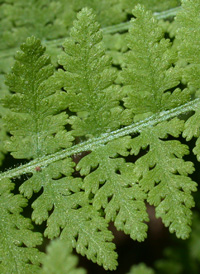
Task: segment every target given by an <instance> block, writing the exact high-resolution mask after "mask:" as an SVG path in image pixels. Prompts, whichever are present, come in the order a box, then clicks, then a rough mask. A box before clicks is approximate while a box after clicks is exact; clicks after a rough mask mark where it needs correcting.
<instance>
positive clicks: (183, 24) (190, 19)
mask: <svg viewBox="0 0 200 274" xmlns="http://www.w3.org/2000/svg"><path fill="white" fill-rule="evenodd" d="M199 13H200V2H199V1H198V0H191V1H186V0H183V1H182V9H181V10H180V12H179V13H178V14H177V16H176V24H177V26H178V29H177V35H176V38H177V45H178V54H179V58H180V60H183V61H184V62H185V64H186V66H184V67H183V71H182V77H183V80H184V81H185V82H186V83H187V84H188V86H189V88H190V89H191V90H192V91H196V90H198V89H199V87H200V80H199V79H200V77H199V76H200V62H199V59H200V29H199V25H200V18H199Z"/></svg>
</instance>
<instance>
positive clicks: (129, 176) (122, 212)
mask: <svg viewBox="0 0 200 274" xmlns="http://www.w3.org/2000/svg"><path fill="white" fill-rule="evenodd" d="M129 141H130V139H129V138H128V137H124V138H121V139H119V140H116V141H113V142H111V143H108V144H107V145H106V146H103V147H100V148H99V149H96V150H94V151H92V152H91V153H90V154H89V155H87V156H85V157H84V158H83V159H82V160H81V161H80V162H79V163H78V166H77V169H78V170H79V169H80V173H81V175H87V176H86V177H85V179H84V188H85V191H86V193H88V195H89V194H90V193H93V194H95V196H94V199H93V205H94V207H95V208H96V209H97V210H99V209H101V208H105V214H106V219H107V220H108V221H113V222H114V225H115V226H116V228H117V229H118V230H122V231H124V232H125V233H126V234H130V236H131V238H132V239H134V240H138V241H143V240H144V239H145V238H146V231H147V225H146V224H145V223H144V222H145V221H148V215H147V212H146V206H145V202H144V199H145V198H146V195H145V193H144V192H143V191H142V190H141V188H140V187H139V185H138V183H137V181H136V180H135V178H134V176H133V171H134V165H133V164H132V163H125V161H124V159H123V158H117V155H118V154H120V155H123V156H126V155H128V152H127V148H128V146H129Z"/></svg>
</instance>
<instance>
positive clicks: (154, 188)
mask: <svg viewBox="0 0 200 274" xmlns="http://www.w3.org/2000/svg"><path fill="white" fill-rule="evenodd" d="M183 124H184V122H183V121H180V120H178V119H177V118H174V119H173V120H171V121H169V122H167V121H166V122H162V123H160V124H158V125H157V126H156V127H154V128H149V129H146V130H144V131H142V132H141V134H140V135H139V136H138V137H136V138H134V139H132V143H131V149H132V151H131V154H135V155H137V154H138V153H139V150H140V149H141V148H143V149H147V152H146V153H145V155H144V156H141V157H140V158H139V159H138V160H137V161H136V162H135V171H134V172H135V174H136V176H137V177H138V179H139V185H140V186H141V188H142V189H143V190H144V191H145V192H146V193H147V201H148V202H149V203H150V204H151V205H154V206H155V207H156V216H157V217H161V218H162V221H163V223H164V224H165V226H169V230H170V232H175V233H176V235H177V237H179V238H183V239H185V238H187V237H188V236H189V233H190V230H191V228H190V225H191V219H192V212H191V210H190V208H191V207H193V206H194V200H193V197H192V195H191V192H192V191H196V183H195V182H193V181H192V180H191V178H190V177H188V174H191V173H192V172H193V171H194V168H193V164H192V163H191V162H185V161H184V160H183V156H184V155H186V154H188V152H189V151H188V147H187V146H186V145H184V144H181V143H180V142H179V141H177V140H165V139H166V138H167V136H168V135H171V136H173V137H178V136H179V134H180V133H181V131H182V129H183Z"/></svg>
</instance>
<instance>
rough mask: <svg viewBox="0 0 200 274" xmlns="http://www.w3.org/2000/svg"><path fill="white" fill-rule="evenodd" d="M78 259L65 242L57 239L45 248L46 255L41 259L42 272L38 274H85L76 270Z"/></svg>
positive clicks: (81, 269) (82, 270)
mask: <svg viewBox="0 0 200 274" xmlns="http://www.w3.org/2000/svg"><path fill="white" fill-rule="evenodd" d="M77 264H78V258H77V256H75V255H73V254H72V248H71V246H70V245H69V243H68V242H67V241H64V240H61V239H57V240H54V241H52V242H51V243H50V245H49V246H48V247H47V255H46V256H45V257H44V259H43V267H42V271H41V272H39V274H64V273H65V274H86V270H84V269H83V268H78V267H77Z"/></svg>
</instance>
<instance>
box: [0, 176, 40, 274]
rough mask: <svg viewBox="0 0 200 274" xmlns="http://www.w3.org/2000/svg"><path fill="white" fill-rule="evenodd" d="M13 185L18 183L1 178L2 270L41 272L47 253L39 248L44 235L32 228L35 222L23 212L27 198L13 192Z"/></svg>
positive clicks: (18, 273) (2, 271) (3, 273)
mask: <svg viewBox="0 0 200 274" xmlns="http://www.w3.org/2000/svg"><path fill="white" fill-rule="evenodd" d="M13 188H14V184H13V183H11V182H10V181H9V180H7V179H5V180H1V182H0V207H1V209H0V219H1V223H0V230H1V247H0V249H1V255H0V257H1V258H0V272H1V273H2V274H7V273H8V271H9V273H16V274H21V273H27V274H29V273H37V271H38V270H39V265H40V263H41V259H42V256H43V254H42V253H41V252H39V250H38V249H37V248H35V247H36V246H37V245H40V244H41V243H42V235H41V234H40V233H38V232H33V231H31V229H32V228H33V226H32V224H31V221H30V220H29V219H26V218H24V217H23V216H22V215H20V212H21V211H22V207H25V206H26V205H27V200H26V199H25V198H24V197H22V195H13V194H12V193H11V190H13ZM23 245H24V246H23Z"/></svg>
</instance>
